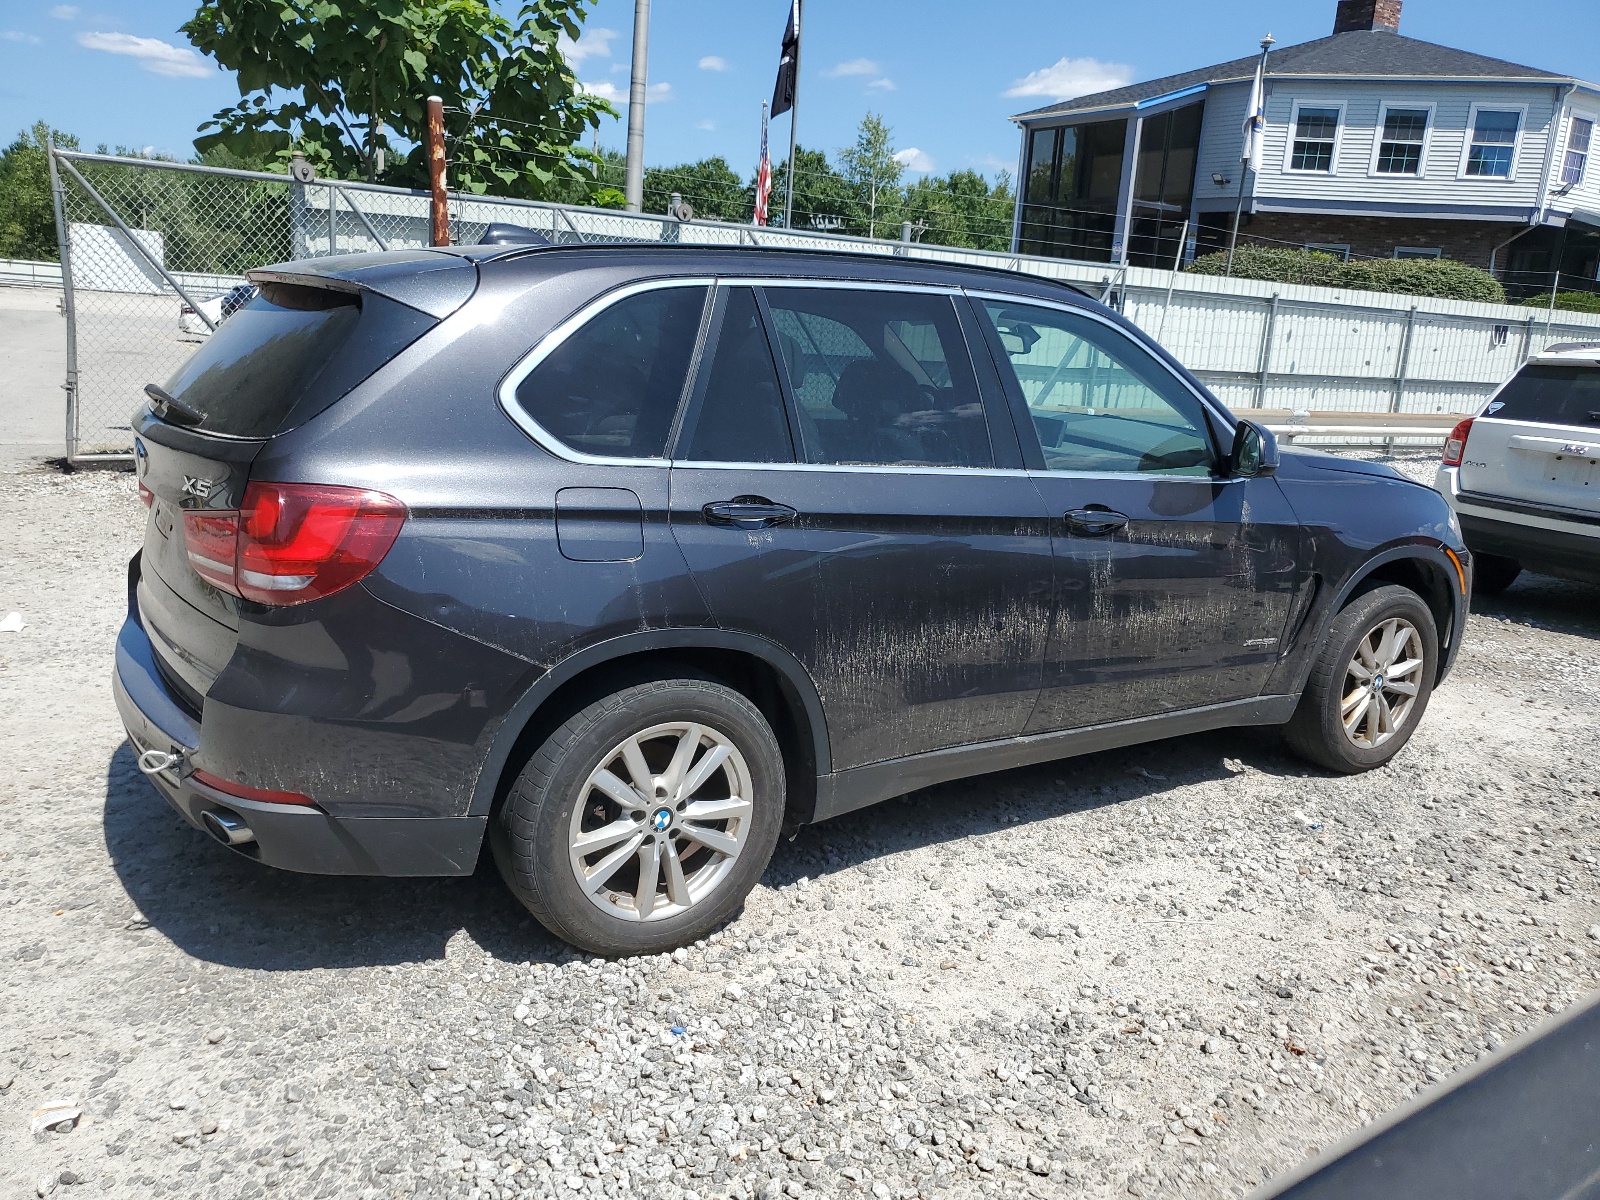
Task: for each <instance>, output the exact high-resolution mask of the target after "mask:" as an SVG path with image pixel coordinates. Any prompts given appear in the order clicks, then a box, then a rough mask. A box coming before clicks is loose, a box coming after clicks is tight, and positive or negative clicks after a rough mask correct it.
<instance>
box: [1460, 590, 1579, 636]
mask: <svg viewBox="0 0 1600 1200" xmlns="http://www.w3.org/2000/svg"><path fill="white" fill-rule="evenodd" d="M1472 611H1473V612H1474V613H1476V614H1477V615H1479V616H1484V617H1498V618H1501V619H1502V620H1506V621H1513V622H1515V623H1517V624H1519V625H1532V626H1534V627H1535V628H1538V629H1548V630H1551V631H1552V632H1555V633H1567V634H1572V635H1573V636H1575V637H1585V638H1591V639H1600V586H1596V585H1595V584H1591V583H1573V582H1571V581H1570V580H1566V579H1556V578H1554V577H1553V576H1550V575H1528V574H1522V575H1519V576H1518V577H1517V581H1516V582H1515V583H1513V584H1512V585H1511V586H1510V587H1509V588H1507V589H1506V590H1505V591H1504V592H1502V593H1500V595H1498V596H1483V595H1475V596H1473V597H1472Z"/></svg>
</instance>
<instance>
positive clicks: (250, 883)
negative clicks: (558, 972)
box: [105, 743, 572, 971]
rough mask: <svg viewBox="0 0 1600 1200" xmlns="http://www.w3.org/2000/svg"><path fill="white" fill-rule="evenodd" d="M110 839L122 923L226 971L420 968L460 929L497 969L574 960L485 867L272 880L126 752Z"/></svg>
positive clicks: (111, 795) (275, 875)
mask: <svg viewBox="0 0 1600 1200" xmlns="http://www.w3.org/2000/svg"><path fill="white" fill-rule="evenodd" d="M105 839H106V849H107V850H108V851H109V853H110V855H111V861H112V866H113V868H114V869H115V870H116V872H117V875H118V877H119V878H120V879H121V881H122V885H123V887H124V888H125V889H126V890H127V894H128V901H129V904H128V907H129V914H128V915H129V917H130V918H138V917H142V918H143V919H144V920H146V921H148V922H149V923H150V925H151V927H152V928H154V929H157V930H159V931H160V932H161V933H162V935H164V936H165V937H167V938H169V939H170V940H171V941H172V942H173V943H174V944H175V945H176V946H178V948H179V949H181V950H183V951H184V952H185V953H186V954H189V955H192V956H193V957H195V958H198V959H203V960H205V961H207V962H213V963H218V964H221V965H223V966H229V967H245V968H252V969H255V970H262V971H304V970H309V969H312V968H316V967H358V966H384V965H388V964H399V963H413V962H422V961H427V960H430V959H439V958H443V957H444V956H445V947H446V944H447V943H448V942H449V941H450V939H451V938H452V937H453V936H455V935H456V934H457V933H459V932H462V931H465V932H466V934H467V935H468V936H469V937H470V938H471V940H472V941H473V942H475V943H476V944H477V945H478V946H480V947H481V948H482V949H484V950H485V951H487V952H488V953H489V954H491V955H492V956H494V957H495V958H496V959H498V960H500V961H503V962H519V963H523V962H546V961H553V960H556V959H559V958H561V957H563V956H564V955H570V954H571V953H572V951H571V950H570V949H569V948H568V947H566V946H565V945H563V944H562V943H561V942H559V941H557V940H556V939H555V938H553V937H551V936H550V935H549V934H548V933H546V932H545V931H544V929H543V928H542V927H541V926H540V925H539V924H538V923H537V922H535V921H534V920H533V918H532V917H530V916H529V915H528V914H527V913H526V912H525V911H524V910H523V908H522V906H521V905H519V904H518V903H517V902H516V900H515V899H513V898H512V896H511V894H510V893H509V892H508V891H506V889H505V887H504V886H503V885H502V884H501V883H500V880H499V878H498V877H497V876H496V875H495V873H494V868H493V866H492V865H490V864H488V863H486V862H480V864H479V867H478V870H477V872H476V873H475V874H474V875H471V876H468V877H465V878H460V879H373V878H362V877H350V876H332V875H299V874H294V873H292V872H289V871H278V870H274V869H273V868H271V867H263V866H261V865H260V864H258V863H254V862H251V861H250V860H248V859H246V858H242V857H240V856H239V855H237V854H234V853H232V852H231V851H228V850H224V849H223V848H222V847H221V846H218V845H217V844H216V843H214V842H213V841H212V840H211V839H210V838H208V837H207V836H206V835H205V834H203V833H201V832H200V831H199V830H197V829H194V828H192V827H191V826H190V825H188V824H187V823H186V822H184V820H183V819H182V818H181V817H179V816H178V815H177V814H176V813H175V812H173V811H172V809H171V808H170V807H169V806H168V805H167V803H166V801H165V800H163V799H162V798H161V796H160V795H159V794H157V792H156V790H155V788H154V787H152V786H151V784H150V783H149V782H148V781H146V780H145V778H144V777H143V776H142V775H140V774H139V770H138V767H137V766H136V765H135V762H134V756H133V751H132V750H131V749H130V748H129V747H128V745H127V744H126V743H124V744H123V745H122V746H121V747H120V748H119V749H118V750H117V752H116V753H115V754H114V755H113V756H112V758H111V762H110V764H109V766H108V767H107V770H106V801H105ZM485 857H487V856H485Z"/></svg>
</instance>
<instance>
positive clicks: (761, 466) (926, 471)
mask: <svg viewBox="0 0 1600 1200" xmlns="http://www.w3.org/2000/svg"><path fill="white" fill-rule="evenodd" d="M672 466H674V467H682V468H683V469H685V470H692V471H825V472H832V473H847V474H861V475H955V476H959V477H960V478H962V479H971V478H973V477H974V476H978V475H983V476H989V477H992V478H1004V479H1026V478H1029V477H1030V473H1029V472H1028V470H1027V469H1026V468H1023V467H929V466H920V465H912V464H908V465H906V466H897V465H895V464H894V463H770V462H769V463H741V462H704V461H701V460H698V459H692V458H675V459H673V460H672Z"/></svg>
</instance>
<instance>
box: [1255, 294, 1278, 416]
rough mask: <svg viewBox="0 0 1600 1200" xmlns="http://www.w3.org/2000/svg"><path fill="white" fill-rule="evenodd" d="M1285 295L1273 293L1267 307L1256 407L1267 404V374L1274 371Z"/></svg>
mask: <svg viewBox="0 0 1600 1200" xmlns="http://www.w3.org/2000/svg"><path fill="white" fill-rule="evenodd" d="M1282 298H1283V297H1282V296H1281V295H1280V294H1279V293H1278V292H1273V293H1272V303H1271V304H1270V305H1269V306H1268V308H1267V327H1266V328H1265V329H1263V330H1262V331H1261V368H1260V377H1259V379H1258V380H1257V382H1256V407H1257V408H1265V407H1266V406H1267V376H1268V375H1269V374H1270V373H1271V371H1272V341H1273V337H1274V335H1275V334H1276V332H1277V329H1278V302H1279V301H1280V300H1281V299H1282Z"/></svg>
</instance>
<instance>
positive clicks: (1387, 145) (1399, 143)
mask: <svg viewBox="0 0 1600 1200" xmlns="http://www.w3.org/2000/svg"><path fill="white" fill-rule="evenodd" d="M1427 134H1428V110H1427V109H1425V108H1391V109H1389V110H1388V111H1387V112H1386V113H1385V114H1384V119H1383V137H1382V139H1381V140H1380V142H1379V143H1378V174H1380V175H1420V174H1422V147H1423V142H1424V140H1425V139H1426V137H1427Z"/></svg>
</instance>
